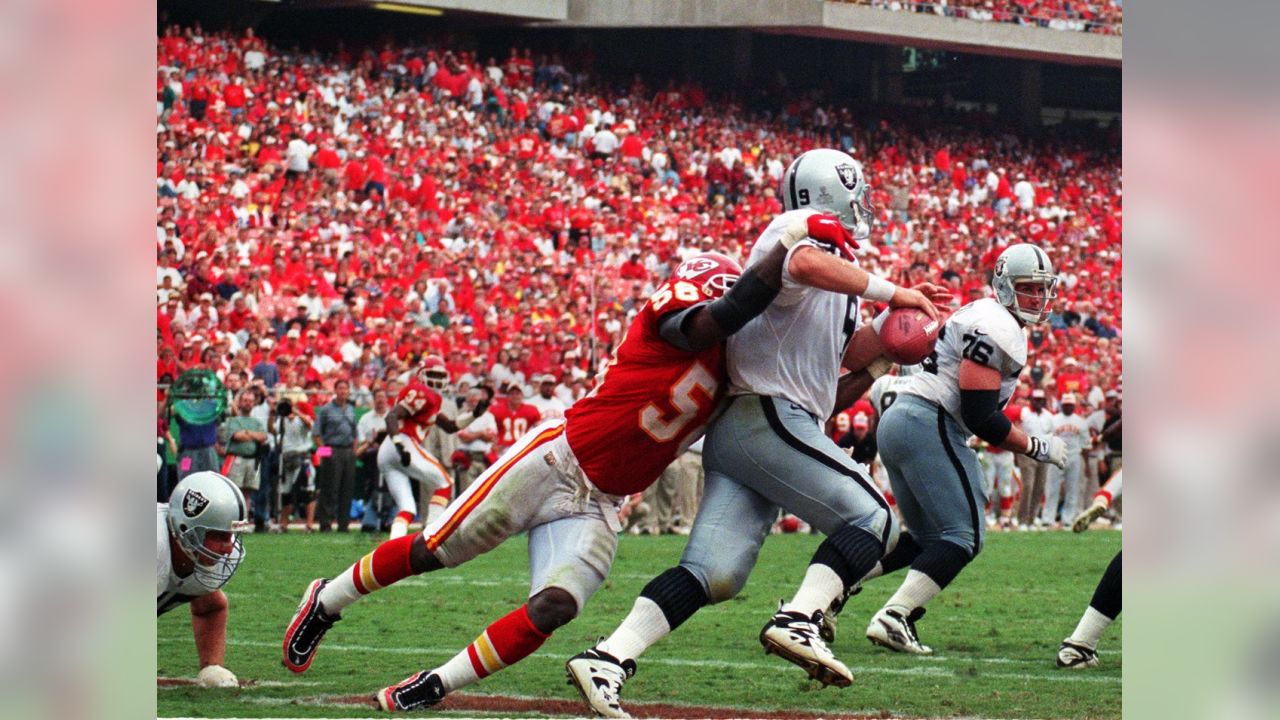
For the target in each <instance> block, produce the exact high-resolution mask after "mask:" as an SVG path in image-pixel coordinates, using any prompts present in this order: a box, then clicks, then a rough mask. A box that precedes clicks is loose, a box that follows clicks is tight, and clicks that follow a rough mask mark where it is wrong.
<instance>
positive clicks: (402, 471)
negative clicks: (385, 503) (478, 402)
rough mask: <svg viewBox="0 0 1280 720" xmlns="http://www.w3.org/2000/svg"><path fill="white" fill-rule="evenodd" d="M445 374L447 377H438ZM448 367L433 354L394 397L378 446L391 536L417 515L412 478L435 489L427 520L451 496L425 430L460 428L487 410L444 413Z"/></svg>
mask: <svg viewBox="0 0 1280 720" xmlns="http://www.w3.org/2000/svg"><path fill="white" fill-rule="evenodd" d="M441 374H443V377H444V382H443V383H441V382H440V376H441ZM448 381H449V376H448V371H447V370H445V367H444V360H443V359H442V358H440V357H437V356H434V355H431V356H428V357H427V358H426V359H425V360H423V362H422V366H421V367H420V368H418V370H417V372H415V373H414V374H413V376H412V377H411V378H410V379H409V383H408V384H407V385H405V386H404V388H403V389H401V390H400V394H399V395H397V396H396V404H395V407H393V408H391V412H389V413H387V437H386V438H385V439H384V440H383V441H382V444H381V445H380V446H379V447H378V471H379V472H380V473H382V477H383V479H384V480H386V483H387V492H389V493H391V497H392V498H393V499H394V500H395V502H396V507H397V508H398V510H397V512H396V517H395V519H394V520H392V521H391V539H393V540H394V539H396V538H398V537H403V536H404V535H405V534H406V533H407V532H408V531H409V523H410V522H412V521H413V518H414V517H415V516H417V514H418V504H417V503H416V502H415V501H414V499H413V488H411V487H410V486H409V481H410V480H416V481H417V482H419V483H421V484H422V486H423V489H424V490H425V491H429V492H431V502H430V508H429V509H428V510H427V522H428V523H430V522H431V521H432V520H434V519H435V518H436V517H438V516H439V515H440V514H441V513H442V512H444V508H445V506H446V505H448V504H449V500H450V499H451V497H452V491H453V480H452V479H451V478H450V476H449V471H448V470H447V469H446V468H445V466H444V465H442V464H441V463H440V460H439V459H438V458H436V457H434V456H432V454H431V453H429V452H427V449H426V445H427V434H428V433H430V432H431V426H432V425H436V426H438V427H439V428H440V429H441V430H444V431H445V432H448V433H454V432H457V431H458V430H459V429H460V428H464V427H466V426H467V425H468V424H470V422H471V421H472V420H474V419H475V418H477V417H479V416H480V415H483V414H484V412H485V408H484V407H481V406H477V407H476V409H475V410H474V411H473V412H470V413H466V414H464V415H460V416H458V417H457V418H455V419H453V420H451V419H449V418H447V417H440V416H439V413H440V404H441V402H443V398H441V397H440V393H439V391H440V390H441V389H443V388H444V386H445V385H447V384H448Z"/></svg>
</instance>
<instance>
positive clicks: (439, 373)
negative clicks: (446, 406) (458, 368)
mask: <svg viewBox="0 0 1280 720" xmlns="http://www.w3.org/2000/svg"><path fill="white" fill-rule="evenodd" d="M418 378H419V379H421V380H422V382H423V384H424V385H426V386H427V387H429V388H431V389H432V390H435V391H436V392H439V391H441V390H444V389H445V388H447V387H449V370H448V369H447V368H445V366H444V358H442V357H440V356H439V355H428V356H426V357H425V358H423V359H422V365H420V366H418Z"/></svg>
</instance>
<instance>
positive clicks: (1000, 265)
mask: <svg viewBox="0 0 1280 720" xmlns="http://www.w3.org/2000/svg"><path fill="white" fill-rule="evenodd" d="M1026 283H1034V284H1037V285H1040V286H1041V287H1043V288H1044V297H1042V298H1036V297H1034V296H1030V295H1027V294H1026V293H1019V292H1018V291H1017V289H1016V288H1017V286H1018V285H1021V284H1026ZM1057 288H1058V276H1057V275H1056V274H1054V272H1053V263H1052V262H1050V261H1049V256H1048V255H1046V254H1045V252H1044V251H1043V250H1041V249H1040V248H1038V247H1036V246H1035V245H1032V244H1030V243H1019V244H1017V245H1010V246H1009V247H1007V248H1005V250H1004V252H1002V253H1000V257H998V258H996V271H995V274H994V275H993V276H992V277H991V289H992V290H995V293H996V301H997V302H999V303H1000V304H1001V305H1003V306H1005V307H1006V308H1008V309H1009V312H1011V313H1013V314H1014V315H1016V316H1017V317H1019V318H1021V319H1022V320H1023V322H1028V323H1032V324H1035V323H1042V322H1044V321H1045V319H1047V318H1048V317H1049V304H1050V303H1052V302H1053V300H1054V298H1056V297H1058V293H1057ZM1020 297H1021V298H1026V299H1029V300H1031V304H1030V307H1023V306H1022V304H1021V303H1019V302H1018V299H1019V298H1020ZM1037 303H1038V306H1037Z"/></svg>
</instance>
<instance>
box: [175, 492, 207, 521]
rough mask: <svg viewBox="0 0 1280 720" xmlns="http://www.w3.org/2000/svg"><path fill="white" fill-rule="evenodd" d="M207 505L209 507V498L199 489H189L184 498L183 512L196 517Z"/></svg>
mask: <svg viewBox="0 0 1280 720" xmlns="http://www.w3.org/2000/svg"><path fill="white" fill-rule="evenodd" d="M207 507H209V498H207V497H205V496H204V495H201V494H200V491H198V490H188V491H187V494H186V495H184V496H183V498H182V512H183V513H185V514H186V516H187V517H189V518H193V517H196V516H197V515H199V514H200V513H202V512H204V510H205V508H207Z"/></svg>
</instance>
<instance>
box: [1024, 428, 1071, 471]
mask: <svg viewBox="0 0 1280 720" xmlns="http://www.w3.org/2000/svg"><path fill="white" fill-rule="evenodd" d="M1030 440H1031V444H1030V445H1028V446H1027V457H1029V458H1031V459H1032V460H1035V461H1036V462H1042V463H1046V462H1047V463H1051V464H1053V465H1056V466H1057V467H1059V468H1063V467H1066V465H1067V444H1066V443H1065V442H1063V441H1062V438H1060V437H1055V436H1053V435H1032V436H1031V438H1030Z"/></svg>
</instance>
